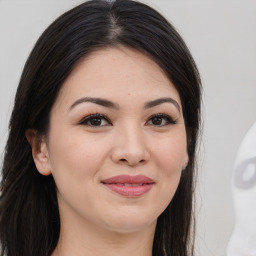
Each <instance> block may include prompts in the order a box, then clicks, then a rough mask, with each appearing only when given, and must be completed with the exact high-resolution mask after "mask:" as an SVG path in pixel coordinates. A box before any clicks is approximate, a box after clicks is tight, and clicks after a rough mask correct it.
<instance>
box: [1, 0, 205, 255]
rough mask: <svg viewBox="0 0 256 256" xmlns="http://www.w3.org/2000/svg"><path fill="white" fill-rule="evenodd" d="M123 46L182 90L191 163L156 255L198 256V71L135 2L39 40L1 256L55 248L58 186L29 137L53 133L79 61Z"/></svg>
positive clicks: (78, 17) (13, 154)
mask: <svg viewBox="0 0 256 256" xmlns="http://www.w3.org/2000/svg"><path fill="white" fill-rule="evenodd" d="M118 45H123V46H127V47H130V48H133V49H136V50H138V51H141V52H143V53H145V54H147V56H149V57H150V58H152V59H153V60H154V61H155V62H156V63H158V65H159V66H160V67H161V68H162V69H163V71H164V72H165V73H166V75H167V76H168V77H169V79H170V80H171V81H172V83H173V84H174V85H175V87H176V89H177V91H178V92H179V95H180V98H181V102H182V109H183V116H184V120H185V127H186V131H187V142H188V143H187V145H188V146H187V151H188V155H189V163H188V166H187V168H186V170H185V171H183V172H182V176H181V180H180V183H179V186H178V189H177V191H176V193H175V196H174V198H173V200H172V201H171V203H170V204H169V206H168V207H167V209H166V210H165V211H164V212H163V213H162V214H161V215H160V217H159V218H158V222H157V227H156V232H155V237H154V244H153V255H154V256H160V255H162V256H174V255H175V256H188V255H190V256H191V255H193V240H194V239H193V237H194V234H193V229H192V227H193V225H192V224H193V194H194V174H195V154H196V145H197V138H198V131H199V127H200V104H201V92H200V91H201V89H200V87H201V85H200V77H199V73H198V70H197V68H196V65H195V63H194V61H193V58H192V57H191V54H190V52H189V50H188V48H187V47H186V45H185V43H184V42H183V40H182V38H181V37H180V35H179V34H178V33H177V32H176V30H175V29H174V27H173V26H172V25H171V24H170V23H169V22H168V21H167V20H166V19H165V18H163V17H162V16H161V15H160V14H159V13H158V12H157V11H155V10H153V9H152V8H150V7H148V6H147V5H145V4H142V3H139V2H136V1H132V0H116V1H102V0H93V1H88V2H85V3H83V4H81V5H79V6H77V7H75V8H74V9H72V10H70V11H68V12H66V13H65V14H63V15H62V16H60V17H59V18H58V19H57V20H56V21H54V22H53V23H52V24H51V25H50V26H49V27H48V28H47V29H46V30H45V32H44V33H43V34H42V35H41V37H40V38H39V39H38V41H37V43H36V45H35V47H34V49H33V50H32V52H31V54H30V56H29V58H28V60H27V62H26V65H25V67H24V70H23V73H22V76H21V79H20V83H19V86H18V89H17V93H16V97H15V104H14V109H13V112H12V116H11V120H10V124H9V137H8V141H7V144H6V148H5V156H4V162H3V168H2V182H1V198H0V242H1V255H2V256H3V255H7V256H35V255H36V256H49V255H51V253H52V252H53V250H54V248H55V247H56V245H57V242H58V238H59V232H60V218H59V211H58V203H57V197H56V187H55V182H54V180H53V177H52V176H47V177H45V176H42V175H40V174H39V172H38V171H37V169H36V167H35V164H34V161H33V158H32V153H31V147H30V145H29V143H28V141H27V139H26V137H25V132H26V130H27V129H30V128H32V129H35V130H37V131H38V132H39V133H41V134H47V129H48V124H49V114H50V110H51V108H52V106H53V104H54V101H55V99H56V97H57V95H58V92H59V90H60V88H61V86H62V84H63V82H64V81H65V79H66V78H67V77H68V76H69V74H70V73H71V71H72V70H73V69H74V67H75V66H76V65H77V63H78V61H79V60H81V58H85V57H86V56H87V55H88V54H89V53H91V52H92V51H95V50H97V49H100V48H104V47H116V46H118ZM92 75H93V74H92ZM191 231H192V232H191Z"/></svg>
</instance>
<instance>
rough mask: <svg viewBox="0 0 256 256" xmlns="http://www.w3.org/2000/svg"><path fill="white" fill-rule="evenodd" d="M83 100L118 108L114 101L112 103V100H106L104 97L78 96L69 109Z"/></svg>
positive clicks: (83, 101)
mask: <svg viewBox="0 0 256 256" xmlns="http://www.w3.org/2000/svg"><path fill="white" fill-rule="evenodd" d="M85 102H91V103H95V104H98V105H101V106H103V107H107V108H113V109H119V105H118V104H116V103H113V102H112V101H109V100H106V99H102V98H93V97H83V98H80V99H78V100H76V101H75V102H74V103H73V104H72V105H71V106H70V108H69V109H70V110H71V109H73V108H74V107H75V106H77V105H79V104H81V103H85Z"/></svg>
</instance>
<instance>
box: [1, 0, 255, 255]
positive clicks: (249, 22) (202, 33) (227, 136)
mask: <svg viewBox="0 0 256 256" xmlns="http://www.w3.org/2000/svg"><path fill="white" fill-rule="evenodd" d="M81 2H82V1H78V0H65V1H64V0H44V1H43V0H30V1H29V0H27V1H22V0H0V151H1V152H2V151H3V149H4V144H5V140H6V136H7V132H8V128H7V127H8V120H9V117H10V113H11V109H12V104H13V98H14V95H15V90H16V87H17V84H18V81H19V77H20V75H21V71H22V68H23V65H24V63H25V61H26V58H27V57H28V54H29V52H30V51H31V49H32V47H33V45H34V44H35V42H36V40H37V38H38V37H39V35H40V34H41V33H42V32H43V30H44V29H45V28H46V26H48V25H49V24H50V23H51V22H52V21H53V20H54V19H55V18H56V17H57V16H59V15H60V14H61V13H63V12H64V11H66V10H68V9H69V8H70V7H73V6H75V5H77V4H79V3H81ZM144 2H146V3H149V4H150V5H151V6H153V7H154V8H156V9H157V10H159V11H160V12H161V13H163V14H164V15H165V16H166V17H167V18H168V19H169V20H170V21H171V22H172V23H173V24H174V26H175V27H176V28H177V30H178V31H179V32H180V34H181V35H182V36H183V38H184V39H185V41H186V42H187V44H188V46H189V48H190V50H191V52H192V54H193V56H194V58H195V60H196V62H197V64H198V67H199V69H200V72H201V75H202V81H203V88H204V92H203V93H204V103H203V108H204V113H203V117H204V131H203V136H202V146H201V161H200V165H199V167H200V168H199V177H198V180H199V182H198V196H197V205H198V212H199V213H198V232H197V252H196V255H200V256H212V255H213V256H224V255H226V252H225V250H226V245H227V242H228V239H229V237H230V234H231V232H232V227H233V225H234V213H233V208H232V194H231V186H230V183H231V175H232V167H233V163H234V160H235V156H236V152H237V148H238V146H239V144H240V142H241V140H242V138H243V136H244V135H245V133H246V131H247V130H248V129H249V127H250V126H251V125H252V124H253V122H254V121H255V120H256V100H255V99H256V70H255V68H256V1H253V0H251V1H250V0H240V1H239V0H221V1H218V0H216V1H215V0H204V1H202V0H201V1H196V0H179V1H178V0H148V1H144Z"/></svg>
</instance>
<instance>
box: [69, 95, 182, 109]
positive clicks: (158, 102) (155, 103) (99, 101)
mask: <svg viewBox="0 0 256 256" xmlns="http://www.w3.org/2000/svg"><path fill="white" fill-rule="evenodd" d="M86 102H90V103H95V104H98V105H101V106H103V107H107V108H113V109H120V107H119V105H118V104H117V103H113V102H112V101H109V100H106V99H103V98H94V97H83V98H80V99H78V100H76V101H75V102H74V103H73V104H72V105H71V106H70V108H69V109H70V110H71V109H73V108H74V107H75V106H77V105H79V104H81V103H86ZM163 103H171V104H173V105H174V106H175V107H176V108H177V109H178V111H179V112H180V105H179V103H178V102H177V101H176V100H174V99H173V98H169V97H164V98H159V99H156V100H153V101H148V102H146V103H145V104H144V108H145V109H148V108H153V107H156V106H158V105H161V104H163Z"/></svg>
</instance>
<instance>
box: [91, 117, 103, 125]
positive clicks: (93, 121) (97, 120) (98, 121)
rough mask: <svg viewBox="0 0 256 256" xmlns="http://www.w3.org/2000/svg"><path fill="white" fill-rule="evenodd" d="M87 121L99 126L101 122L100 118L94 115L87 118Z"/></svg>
mask: <svg viewBox="0 0 256 256" xmlns="http://www.w3.org/2000/svg"><path fill="white" fill-rule="evenodd" d="M89 123H90V124H91V125H93V126H99V125H101V123H102V119H101V118H98V117H95V118H92V119H91V120H89Z"/></svg>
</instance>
